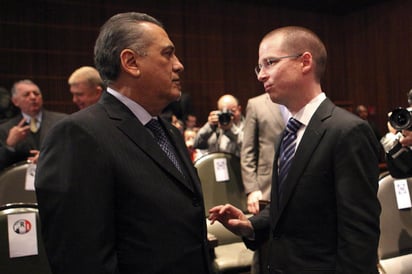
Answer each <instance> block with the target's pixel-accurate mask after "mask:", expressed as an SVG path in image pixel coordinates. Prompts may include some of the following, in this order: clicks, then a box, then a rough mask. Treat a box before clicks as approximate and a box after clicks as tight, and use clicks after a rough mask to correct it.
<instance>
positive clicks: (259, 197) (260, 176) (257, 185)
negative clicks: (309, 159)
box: [240, 93, 290, 274]
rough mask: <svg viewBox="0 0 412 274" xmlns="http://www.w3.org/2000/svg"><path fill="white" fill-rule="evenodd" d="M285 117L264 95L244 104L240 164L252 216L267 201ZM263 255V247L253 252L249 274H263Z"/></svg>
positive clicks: (264, 253) (282, 108) (264, 255)
mask: <svg viewBox="0 0 412 274" xmlns="http://www.w3.org/2000/svg"><path fill="white" fill-rule="evenodd" d="M289 116H290V114H289V111H288V110H287V109H286V108H285V106H282V105H279V104H276V103H273V102H272V100H270V97H269V94H267V93H264V94H261V95H259V96H256V97H253V98H251V99H249V101H248V103H247V106H246V118H245V127H244V130H243V143H242V150H241V157H240V163H241V168H242V181H243V186H244V188H245V193H246V195H247V209H248V211H249V212H250V213H252V214H258V213H259V210H260V203H263V204H265V203H267V202H268V201H269V200H270V190H271V185H272V170H273V159H274V157H275V143H276V142H277V140H278V139H279V137H280V135H281V133H282V131H283V129H284V128H285V121H287V119H288V118H289ZM266 256H267V245H264V246H262V248H260V249H259V250H257V251H256V252H255V253H254V255H253V264H252V267H251V273H252V274H258V273H266V272H265V270H266V269H265V268H264V267H263V265H264V264H265V263H264V262H265V261H266Z"/></svg>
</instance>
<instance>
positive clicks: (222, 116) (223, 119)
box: [217, 109, 233, 126]
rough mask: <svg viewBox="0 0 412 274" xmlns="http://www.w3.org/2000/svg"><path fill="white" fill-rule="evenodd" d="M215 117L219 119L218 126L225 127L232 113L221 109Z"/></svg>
mask: <svg viewBox="0 0 412 274" xmlns="http://www.w3.org/2000/svg"><path fill="white" fill-rule="evenodd" d="M217 115H218V118H219V124H221V125H222V126H227V125H228V124H230V122H231V121H232V117H233V112H232V111H230V110H228V109H223V110H222V111H219V113H218V114H217Z"/></svg>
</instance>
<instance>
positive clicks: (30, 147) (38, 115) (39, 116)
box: [0, 79, 67, 170]
mask: <svg viewBox="0 0 412 274" xmlns="http://www.w3.org/2000/svg"><path fill="white" fill-rule="evenodd" d="M11 100H12V102H13V104H14V105H15V106H16V107H17V108H18V109H19V110H20V113H19V114H18V115H15V116H14V117H13V118H10V119H9V120H8V121H6V122H4V123H3V124H1V125H0V143H1V145H0V170H3V169H4V168H6V167H8V166H10V165H12V164H15V163H18V162H21V161H26V160H30V161H32V162H34V163H36V161H37V158H38V154H39V149H40V145H41V143H42V142H43V140H44V138H45V136H46V135H47V133H48V132H49V130H50V129H51V128H52V127H53V126H54V125H55V124H56V123H57V122H58V121H60V120H61V119H62V118H63V117H65V116H66V115H67V114H64V113H59V112H53V111H48V110H46V109H44V108H43V96H42V93H41V91H40V88H39V86H38V85H37V84H35V83H34V82H33V81H31V80H28V79H26V80H20V81H17V82H15V83H14V84H13V87H12V88H11Z"/></svg>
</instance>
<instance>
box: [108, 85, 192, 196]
mask: <svg viewBox="0 0 412 274" xmlns="http://www.w3.org/2000/svg"><path fill="white" fill-rule="evenodd" d="M101 102H102V103H103V105H104V107H105V108H106V110H107V113H108V115H109V118H110V119H112V120H114V121H115V123H116V126H117V128H119V130H120V131H122V132H123V134H125V135H126V136H127V137H128V138H129V139H131V140H132V141H133V143H135V144H136V145H137V146H138V147H139V148H140V149H141V150H142V151H144V152H145V153H146V154H147V156H148V157H150V158H151V159H152V160H153V161H154V162H156V163H157V164H158V166H159V167H160V168H162V169H163V170H165V172H167V173H169V174H170V175H172V176H173V177H175V178H176V179H177V180H178V181H179V182H181V183H182V184H183V185H185V186H186V187H187V188H189V189H190V191H192V192H193V191H194V189H193V186H192V185H191V184H190V180H187V179H185V178H184V176H183V175H182V174H181V173H180V172H179V171H178V170H177V169H176V167H175V166H174V165H173V163H172V162H171V161H170V159H169V158H168V157H167V155H166V154H165V153H164V152H163V151H162V149H161V148H160V147H159V145H158V144H157V143H156V141H155V140H154V138H153V137H152V135H151V134H150V133H149V132H148V130H147V129H146V128H145V127H144V126H143V125H142V123H141V122H140V121H139V119H137V118H136V117H135V116H134V115H133V113H132V112H131V111H130V110H129V109H128V108H127V107H126V106H125V105H123V103H121V102H120V101H118V100H117V99H115V98H114V97H113V96H111V95H109V94H107V93H104V96H102V100H101ZM162 122H163V121H162ZM170 131H171V129H170V128H168V129H167V130H166V132H167V133H169V132H170ZM169 135H170V134H169ZM176 139H177V138H176V137H175V136H174V135H173V137H172V144H176V143H177V142H176ZM175 147H176V150H177V153H179V154H181V151H180V150H181V148H180V147H178V146H175ZM181 158H182V159H185V157H181ZM182 161H183V160H182ZM187 170H190V169H188V168H187Z"/></svg>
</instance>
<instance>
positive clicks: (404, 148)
mask: <svg viewBox="0 0 412 274" xmlns="http://www.w3.org/2000/svg"><path fill="white" fill-rule="evenodd" d="M407 98H408V104H409V107H407V108H406V110H407V111H409V119H407V118H406V117H405V116H402V117H403V118H402V119H401V121H402V122H403V123H406V124H407V122H406V121H408V120H409V121H412V116H411V114H412V89H411V90H410V91H409V92H408V93H407ZM392 113H393V112H390V113H389V114H388V120H390V119H391V118H390V117H391V116H392ZM395 117H396V115H395ZM395 120H396V119H395ZM406 124H405V125H406ZM387 126H388V132H387V133H386V134H385V136H383V137H382V138H381V140H380V142H381V144H382V147H383V149H384V151H385V160H386V163H387V168H388V171H389V173H390V174H391V175H392V177H394V178H397V179H404V178H408V177H411V176H412V150H411V148H412V127H409V128H405V129H402V130H397V129H395V128H394V127H392V125H391V123H390V122H389V121H388V123H387Z"/></svg>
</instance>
